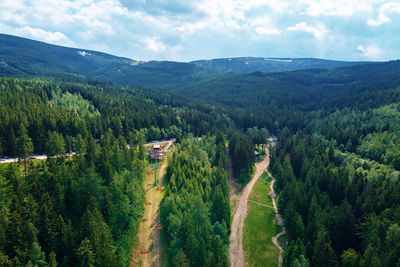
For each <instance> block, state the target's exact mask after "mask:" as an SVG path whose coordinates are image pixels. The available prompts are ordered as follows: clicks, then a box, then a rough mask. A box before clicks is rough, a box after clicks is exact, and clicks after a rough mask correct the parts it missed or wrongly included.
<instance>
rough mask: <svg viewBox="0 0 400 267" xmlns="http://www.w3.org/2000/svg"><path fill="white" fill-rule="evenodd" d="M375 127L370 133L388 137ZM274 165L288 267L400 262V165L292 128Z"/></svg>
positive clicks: (282, 140) (283, 134)
mask: <svg viewBox="0 0 400 267" xmlns="http://www.w3.org/2000/svg"><path fill="white" fill-rule="evenodd" d="M375 112H377V111H372V114H373V113H375ZM360 115H361V116H362V114H360ZM342 119H345V120H346V118H342V117H338V119H337V121H330V123H332V124H333V125H335V124H336V123H337V122H338V121H341V120H342ZM375 119H376V118H375ZM371 120H374V118H372V119H371ZM342 122H343V121H342ZM347 122H351V120H347ZM366 123H367V124H368V120H366ZM350 125H351V124H350V123H349V124H347V125H346V126H347V127H348V128H351V126H350ZM375 126H376V128H370V130H372V131H374V130H373V129H376V131H380V129H379V126H378V125H375ZM396 127H398V126H396ZM390 128H391V127H390V125H389V129H388V130H389V131H390ZM360 130H361V131H362V130H363V128H361V129H360ZM371 134H373V133H368V134H367V135H366V136H369V135H371ZM376 134H377V133H376ZM364 136H365V135H364ZM350 137H351V136H349V137H348V138H350ZM363 142H369V141H368V138H367V137H366V138H363V136H361V138H360V139H359V142H358V143H359V144H360V145H358V146H357V145H356V146H355V147H353V148H352V149H353V150H356V151H358V150H359V149H360V147H362V146H363V145H362V143H363ZM349 147H350V146H349ZM339 148H342V149H343V148H344V146H343V145H342V144H341V145H339ZM344 151H345V150H344ZM272 159H273V160H272V166H271V168H272V171H273V172H274V173H275V174H276V177H277V183H278V186H279V188H280V189H281V190H282V193H281V195H280V199H279V210H280V212H281V214H282V216H283V218H284V220H285V227H286V229H287V231H288V235H289V245H288V247H287V249H286V251H285V257H284V265H285V266H309V265H310V266H339V265H340V266H397V265H399V264H400V245H399V244H400V227H399V224H400V180H399V178H400V173H399V172H397V171H395V169H394V166H393V165H392V164H389V165H382V164H380V163H379V162H374V161H372V160H366V159H363V158H361V157H360V156H358V155H356V154H350V153H348V152H346V151H345V152H341V151H340V150H338V149H337V148H336V140H334V139H331V140H330V141H328V140H327V139H326V138H325V137H324V136H322V135H320V134H317V133H316V134H314V135H311V136H310V135H306V134H304V133H302V132H298V133H297V134H295V135H293V136H292V135H291V134H290V132H289V131H288V130H287V129H285V130H283V131H282V132H281V134H280V149H277V151H276V152H275V153H274V155H273V157H272Z"/></svg>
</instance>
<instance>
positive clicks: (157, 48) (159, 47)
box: [145, 37, 165, 52]
mask: <svg viewBox="0 0 400 267" xmlns="http://www.w3.org/2000/svg"><path fill="white" fill-rule="evenodd" d="M145 44H146V49H147V50H150V51H154V52H163V51H165V45H164V44H163V42H161V41H160V40H159V38H155V37H150V38H146V40H145Z"/></svg>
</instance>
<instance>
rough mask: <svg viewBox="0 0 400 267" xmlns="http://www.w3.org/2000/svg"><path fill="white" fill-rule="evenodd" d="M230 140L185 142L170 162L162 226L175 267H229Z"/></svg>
mask: <svg viewBox="0 0 400 267" xmlns="http://www.w3.org/2000/svg"><path fill="white" fill-rule="evenodd" d="M227 167H228V165H227V157H226V152H225V139H224V137H223V136H222V135H221V134H219V135H217V137H216V138H211V137H203V138H202V139H201V140H196V139H193V138H189V139H185V140H183V141H182V143H181V145H180V146H178V147H177V149H176V151H175V153H174V156H173V157H172V159H171V161H170V162H169V165H168V168H167V173H166V177H165V178H166V179H167V182H168V186H167V191H166V195H165V198H164V200H163V202H162V204H161V207H160V209H161V222H162V224H163V225H165V226H166V233H167V240H168V241H167V242H168V256H169V257H168V258H169V263H170V264H171V266H188V265H189V266H229V259H228V255H229V254H228V246H229V244H228V243H229V231H230V230H229V229H230V220H231V219H230V218H231V213H230V205H229V191H230V188H229V183H228V173H227Z"/></svg>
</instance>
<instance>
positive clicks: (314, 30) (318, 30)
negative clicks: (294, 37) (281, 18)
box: [287, 21, 328, 38]
mask: <svg viewBox="0 0 400 267" xmlns="http://www.w3.org/2000/svg"><path fill="white" fill-rule="evenodd" d="M287 30H288V31H302V32H308V33H311V34H312V35H314V37H316V38H321V37H323V36H324V35H325V34H326V33H327V32H328V30H327V28H326V26H325V25H324V24H322V23H319V24H318V25H317V27H313V26H309V25H308V24H307V23H306V22H304V21H302V22H299V23H297V24H296V25H295V26H291V27H288V28H287Z"/></svg>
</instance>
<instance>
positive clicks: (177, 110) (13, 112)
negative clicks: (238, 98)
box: [0, 78, 231, 156]
mask: <svg viewBox="0 0 400 267" xmlns="http://www.w3.org/2000/svg"><path fill="white" fill-rule="evenodd" d="M0 98H1V99H2V101H1V102H0V110H1V117H0V144H1V145H0V148H1V149H0V156H2V155H7V156H18V153H19V152H18V148H17V139H18V137H19V136H20V135H21V133H20V132H21V131H24V130H25V129H26V130H27V132H28V135H29V137H30V138H31V139H32V143H33V152H34V153H44V152H46V148H45V146H46V143H45V142H46V139H47V137H48V136H49V134H50V133H51V132H58V133H60V134H61V135H62V136H63V139H64V140H65V143H66V146H65V151H66V152H71V151H75V150H76V149H77V148H76V147H75V146H74V144H75V145H76V142H75V140H76V138H78V137H79V136H80V137H81V138H84V139H85V138H88V137H89V136H91V137H93V138H94V139H97V138H100V136H101V135H102V134H104V133H105V132H106V131H107V130H108V129H111V130H112V132H113V134H114V135H115V136H120V135H121V136H124V137H125V138H126V139H127V140H129V141H130V142H134V138H133V139H132V138H131V134H132V133H133V132H134V131H135V130H137V131H139V130H140V131H141V133H142V134H143V135H144V138H146V139H147V140H161V139H167V138H177V139H178V140H179V139H180V138H181V137H182V136H184V135H186V134H187V133H193V134H194V135H196V136H201V135H202V134H205V133H212V132H215V129H216V128H219V127H217V124H218V125H224V126H225V127H227V128H229V127H230V125H231V122H230V120H229V118H228V117H226V116H222V115H220V114H217V113H213V112H212V111H209V110H210V109H211V108H209V107H207V106H201V105H199V104H196V105H195V104H193V105H192V106H193V107H190V105H191V104H190V102H189V101H186V100H185V99H181V98H176V97H173V96H171V95H168V94H161V95H157V94H154V93H151V92H149V91H146V90H142V89H138V88H129V87H119V86H114V85H110V84H107V83H103V82H97V83H96V82H93V83H92V85H89V84H87V83H86V84H85V83H79V82H61V81H56V80H40V79H37V80H26V79H14V78H1V79H0ZM171 105H172V106H171ZM202 110H204V112H203V111H202ZM205 112H207V113H209V112H211V114H207V113H205ZM131 139H132V140H131Z"/></svg>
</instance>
